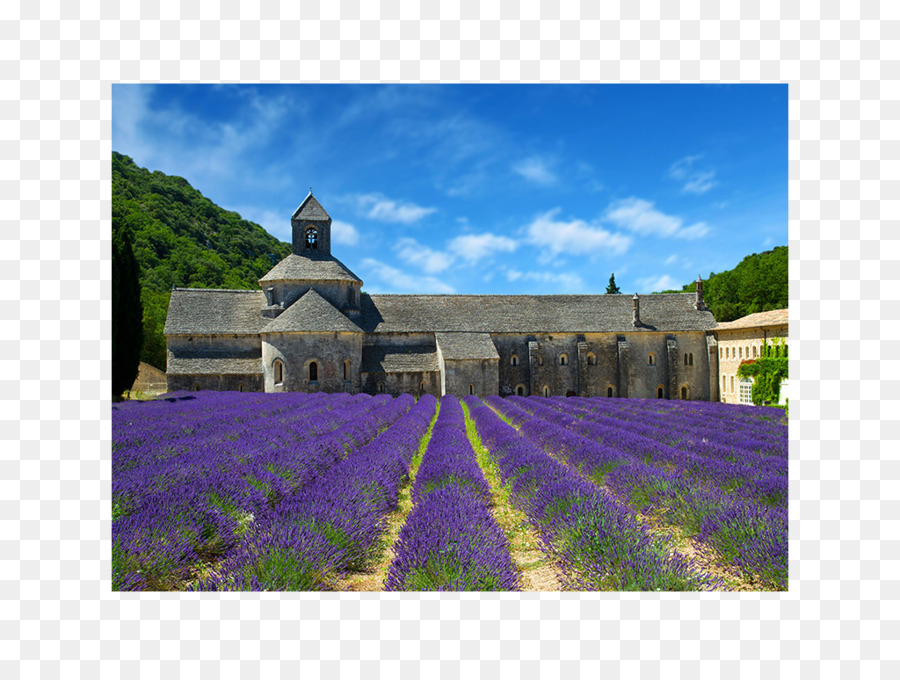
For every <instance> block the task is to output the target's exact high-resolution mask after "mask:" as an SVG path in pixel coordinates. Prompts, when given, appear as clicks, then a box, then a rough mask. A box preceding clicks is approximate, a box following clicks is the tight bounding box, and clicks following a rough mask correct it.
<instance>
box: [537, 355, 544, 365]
mask: <svg viewBox="0 0 900 680" xmlns="http://www.w3.org/2000/svg"><path fill="white" fill-rule="evenodd" d="M543 365H544V357H542V356H539V357H538V366H543Z"/></svg>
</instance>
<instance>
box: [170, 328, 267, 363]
mask: <svg viewBox="0 0 900 680" xmlns="http://www.w3.org/2000/svg"><path fill="white" fill-rule="evenodd" d="M260 344H261V342H260V338H259V336H258V335H233V334H227V335H226V334H222V335H167V336H166V348H167V355H169V357H171V354H172V350H184V351H216V352H231V351H235V352H251V351H257V352H258V351H259V349H260Z"/></svg>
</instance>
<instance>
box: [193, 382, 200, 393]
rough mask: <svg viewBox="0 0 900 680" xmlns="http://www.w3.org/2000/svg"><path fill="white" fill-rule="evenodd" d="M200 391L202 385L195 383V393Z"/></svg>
mask: <svg viewBox="0 0 900 680" xmlns="http://www.w3.org/2000/svg"><path fill="white" fill-rule="evenodd" d="M199 391H200V383H194V392H199Z"/></svg>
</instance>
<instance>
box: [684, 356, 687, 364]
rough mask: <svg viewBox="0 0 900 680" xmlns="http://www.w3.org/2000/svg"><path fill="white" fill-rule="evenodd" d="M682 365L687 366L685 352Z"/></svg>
mask: <svg viewBox="0 0 900 680" xmlns="http://www.w3.org/2000/svg"><path fill="white" fill-rule="evenodd" d="M684 365H685V366H687V354H685V355H684Z"/></svg>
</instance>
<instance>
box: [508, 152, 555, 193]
mask: <svg viewBox="0 0 900 680" xmlns="http://www.w3.org/2000/svg"><path fill="white" fill-rule="evenodd" d="M512 169H513V172H515V173H517V174H519V175H521V176H522V177H524V178H525V179H527V180H528V181H530V182H534V183H535V184H541V185H544V186H549V185H551V184H555V183H556V175H554V174H553V172H551V170H550V166H549V163H548V162H547V161H546V160H544V159H542V158H539V157H538V156H532V157H531V158H526V159H524V160H521V161H519V162H518V163H516V164H514V165H513V167H512Z"/></svg>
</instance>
